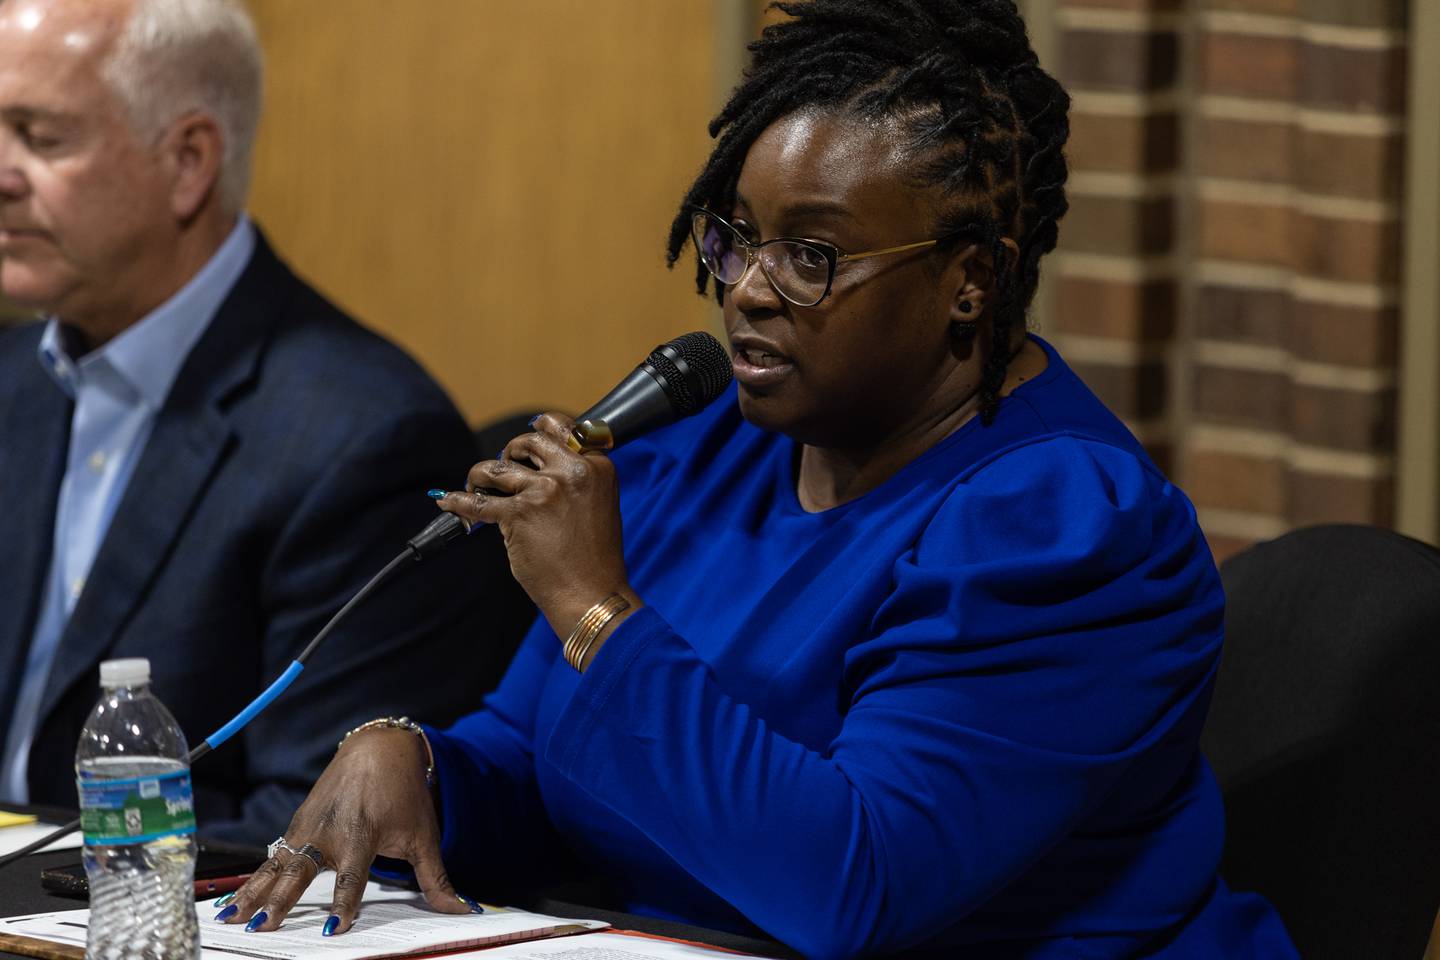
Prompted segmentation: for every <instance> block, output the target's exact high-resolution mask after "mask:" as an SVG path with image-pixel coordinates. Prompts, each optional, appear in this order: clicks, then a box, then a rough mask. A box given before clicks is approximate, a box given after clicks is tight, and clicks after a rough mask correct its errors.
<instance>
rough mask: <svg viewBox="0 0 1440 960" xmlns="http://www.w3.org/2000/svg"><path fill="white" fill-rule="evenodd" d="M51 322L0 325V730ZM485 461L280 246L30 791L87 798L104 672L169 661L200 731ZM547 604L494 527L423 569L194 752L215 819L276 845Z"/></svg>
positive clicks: (128, 515) (36, 570)
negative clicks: (85, 745) (217, 741)
mask: <svg viewBox="0 0 1440 960" xmlns="http://www.w3.org/2000/svg"><path fill="white" fill-rule="evenodd" d="M40 333H41V327H40V325H38V324H31V325H28V326H25V327H21V328H18V329H13V330H8V331H3V332H0V549H3V550H4V554H3V559H0V697H3V699H0V743H3V738H4V736H5V733H6V729H7V728H8V725H9V722H10V716H9V709H10V707H9V705H10V704H13V703H14V699H15V695H16V691H17V690H18V684H19V681H20V673H21V671H22V669H23V667H24V663H25V656H26V651H27V648H28V646H29V644H30V639H31V635H32V634H33V632H34V628H35V621H36V617H37V615H38V611H39V608H40V597H41V591H42V584H43V581H44V578H45V576H46V574H47V571H48V568H49V564H50V555H51V546H52V534H53V525H54V516H55V504H56V498H57V495H58V491H59V487H60V478H61V476H62V475H63V473H64V469H65V457H66V447H67V444H68V435H69V425H70V414H71V403H70V401H69V399H68V398H67V397H66V396H65V395H64V394H63V393H62V392H61V391H60V390H59V389H57V387H56V385H55V384H54V382H53V381H51V380H50V379H49V376H48V375H47V374H46V373H45V371H44V370H43V369H42V368H41V366H40V363H39V362H38V361H37V359H36V344H37V343H38V341H39V338H40ZM476 459H479V457H478V452H477V450H476V449H475V446H474V440H473V437H472V435H471V434H470V432H469V430H468V429H467V428H466V426H465V424H464V422H463V421H462V420H461V418H460V416H459V414H458V413H457V412H456V411H455V408H454V407H453V406H452V405H451V403H450V401H449V400H448V399H447V398H446V397H445V395H444V393H443V392H442V391H441V390H440V388H439V387H438V386H436V384H435V383H434V382H433V381H432V380H430V378H429V377H428V376H426V374H425V373H424V372H423V371H422V370H421V369H420V368H419V367H418V366H417V365H416V364H415V363H414V362H413V361H411V360H410V359H409V358H408V357H407V356H405V354H403V353H402V352H401V351H400V350H398V349H397V348H395V347H394V346H392V345H391V344H390V343H388V342H386V341H385V340H383V339H381V338H380V337H378V336H376V335H374V334H372V333H370V332H368V331H366V330H365V329H363V328H361V327H360V326H358V325H357V324H355V323H354V322H353V321H351V320H350V319H348V318H347V317H345V316H344V315H343V314H341V313H340V311H338V310H337V309H336V308H335V307H333V306H332V305H330V304H329V303H327V302H326V301H325V300H324V299H323V298H322V297H321V296H320V295H319V294H317V293H316V292H315V291H314V290H312V289H311V288H309V287H308V286H306V285H305V284H304V283H303V282H302V281H300V280H299V279H298V278H297V277H296V276H295V275H294V274H292V273H291V272H290V271H289V270H288V269H287V268H286V267H285V266H284V264H282V263H281V262H280V261H279V260H278V259H277V258H276V257H275V255H274V254H273V253H272V252H271V250H270V248H269V247H268V245H266V243H265V242H264V240H263V238H262V239H261V240H260V242H259V244H258V246H257V249H256V252H255V255H254V257H253V259H252V260H251V262H250V264H249V265H248V267H247V268H246V270H245V272H244V274H243V275H242V276H241V278H240V280H239V282H238V283H237V284H236V286H235V288H234V289H233V290H232V291H231V293H230V295H229V297H228V298H227V299H226V300H225V302H224V305H223V306H222V307H221V308H220V311H219V312H218V314H217V315H216V316H215V318H214V321H213V322H212V323H211V325H210V327H209V329H208V330H207V331H206V332H205V334H204V336H203V337H202V339H201V340H200V342H199V343H198V344H197V345H196V347H195V349H194V350H193V351H192V352H191V354H190V356H189V357H188V359H187V360H186V361H185V364H184V367H183V368H182V370H181V372H180V374H179V376H178V378H177V379H176V382H175V385H174V387H173V389H172V390H171V392H170V396H169V398H168V399H167V401H166V403H165V406H164V408H163V409H162V410H161V411H160V412H159V414H158V415H157V418H156V421H155V425H154V429H153V431H152V433H151V435H150V439H149V441H148V443H147V444H146V446H145V449H144V452H143V453H142V455H141V457H140V460H139V462H138V464H137V466H136V469H135V472H134V475H133V477H132V479H131V480H130V484H129V487H128V488H127V489H126V491H125V493H124V497H123V499H122V500H121V502H120V505H119V507H118V509H117V511H116V514H115V517H114V520H113V522H112V523H111V526H110V528H109V531H108V532H107V534H106V536H105V540H104V542H103V543H102V544H101V546H100V549H99V552H98V553H97V555H96V558H95V563H94V566H93V567H92V569H91V572H90V575H89V577H88V578H87V581H86V586H85V589H84V592H83V593H82V594H81V596H80V598H79V600H78V601H77V603H76V606H75V609H74V612H73V614H72V615H71V617H70V620H69V623H68V625H67V626H66V628H65V633H64V635H63V637H62V638H61V641H60V646H59V648H58V651H57V653H56V656H55V660H54V665H53V666H52V668H51V671H50V676H49V680H48V682H47V684H46V687H45V693H44V698H43V702H42V705H41V714H42V716H41V720H40V724H39V727H38V729H37V732H36V737H35V740H34V743H33V745H32V747H31V751H30V767H29V783H30V790H31V801H32V802H34V803H50V804H61V805H65V806H74V805H76V794H75V779H74V768H73V763H74V754H75V745H76V742H77V740H78V737H79V734H80V728H81V726H82V725H83V723H84V720H85V717H86V715H87V714H88V712H89V710H90V708H91V706H92V705H93V703H94V701H95V700H96V698H97V697H98V696H99V688H98V672H97V665H98V664H99V663H100V661H101V660H105V659H110V658H113V657H134V656H144V657H149V658H150V664H151V670H152V678H153V687H152V689H153V690H154V692H155V693H156V695H157V696H159V698H160V699H161V700H162V701H163V702H164V703H165V704H166V705H167V706H168V707H169V708H170V710H171V712H173V713H174V714H175V717H176V719H177V720H178V721H179V722H180V726H181V727H182V728H183V729H184V731H185V734H186V736H187V737H188V738H189V740H190V743H191V745H192V746H194V745H195V744H198V743H199V742H200V741H201V740H203V739H204V738H205V737H207V736H209V735H210V734H211V733H213V732H215V730H216V729H217V728H218V727H219V726H220V725H221V724H223V723H224V722H225V721H226V720H228V719H229V718H230V717H231V716H232V715H234V714H235V713H236V712H237V711H238V710H240V709H241V707H243V706H244V705H245V704H246V703H248V702H249V701H250V700H251V698H252V697H254V696H255V694H256V693H258V692H259V691H260V690H261V689H262V688H263V687H264V686H265V685H266V684H268V683H269V682H270V681H271V680H272V679H273V678H274V677H275V676H277V675H278V674H279V673H280V672H281V671H283V670H284V669H285V667H286V665H288V664H289V662H290V661H291V659H292V658H293V657H294V656H295V655H296V654H297V653H298V652H299V651H300V650H301V648H302V647H303V646H304V645H305V644H306V643H307V642H308V641H309V640H310V639H311V637H312V636H313V635H314V634H315V632H316V631H317V630H318V629H319V628H320V627H321V626H322V625H323V624H324V623H325V621H326V619H327V618H328V617H329V616H330V615H331V614H333V613H334V612H335V610H337V609H338V608H339V607H340V606H341V605H342V604H343V603H344V602H345V600H346V599H348V598H349V597H350V596H351V594H353V593H354V592H355V591H356V590H357V589H358V588H359V587H360V586H361V585H362V584H364V583H365V582H366V580H368V579H369V578H370V577H371V576H372V575H373V574H374V573H376V572H377V571H378V570H379V569H380V568H381V567H382V566H384V564H385V563H387V562H388V561H389V560H390V559H391V558H392V557H394V556H395V555H396V554H397V553H398V552H400V550H401V549H403V547H404V545H405V541H406V540H407V539H408V538H409V537H411V536H413V535H414V534H415V533H416V532H418V531H419V529H420V528H421V527H423V526H424V525H425V524H426V523H427V522H428V521H429V520H431V519H432V518H433V517H434V516H435V513H436V511H435V507H434V505H433V503H432V502H431V501H430V500H429V499H427V497H426V495H425V491H426V490H427V489H428V488H430V487H445V488H452V487H459V486H460V485H461V484H462V483H463V482H464V479H465V474H466V471H467V470H468V468H469V466H470V464H471V463H472V462H473V461H475V460H476ZM532 617H533V608H532V607H530V606H529V603H528V601H527V600H526V599H525V598H524V595H523V593H521V592H520V590H519V588H518V587H517V586H516V585H515V582H514V580H513V579H511V577H510V574H509V567H508V564H507V562H506V558H505V555H504V550H503V547H502V545H501V544H500V541H499V538H498V535H497V534H496V532H495V531H494V530H493V529H486V530H483V531H477V533H476V535H474V536H471V537H467V538H464V539H463V540H461V541H459V542H458V543H456V544H455V545H453V546H452V547H451V548H450V550H449V551H447V552H446V553H444V554H441V555H440V556H437V557H435V558H433V559H431V560H429V561H426V562H425V564H424V565H423V566H416V567H414V568H413V569H410V570H408V571H406V572H405V573H404V574H403V575H402V577H401V578H400V579H399V580H397V581H396V582H394V583H392V584H391V585H390V586H389V587H388V588H385V589H383V590H382V591H381V592H380V593H377V594H376V595H375V596H373V597H372V598H371V599H370V600H368V601H367V602H366V603H365V604H364V605H363V606H361V607H359V608H357V609H356V611H355V612H354V613H352V614H351V616H350V619H349V620H348V622H347V623H346V624H344V625H343V626H341V627H340V628H339V629H338V630H337V631H336V632H335V633H334V634H333V635H332V636H331V637H330V638H329V639H328V640H327V641H326V644H325V646H324V647H322V648H321V650H320V651H319V652H318V653H317V654H316V655H315V657H314V658H313V659H312V660H311V662H310V665H309V666H308V667H307V669H306V670H305V672H304V673H303V674H301V676H300V678H299V680H297V681H296V682H295V684H294V686H292V687H291V688H290V690H289V691H288V692H287V693H286V694H285V695H284V696H283V697H281V699H280V700H278V701H277V702H276V703H275V704H274V705H273V706H272V707H271V708H270V709H269V710H268V711H267V712H266V713H264V714H262V715H261V716H260V717H259V718H258V719H256V720H255V721H254V722H253V723H252V724H251V725H250V726H249V727H248V728H247V729H246V730H245V731H244V732H243V733H242V734H240V735H237V736H236V737H235V738H234V739H232V740H231V741H229V742H228V743H226V744H224V745H223V746H222V747H220V748H219V749H218V750H216V751H215V752H214V753H213V754H211V755H209V756H207V757H205V758H203V759H202V760H199V761H198V762H197V763H196V765H195V769H194V784H195V800H196V809H197V815H198V817H199V821H200V825H201V830H202V832H206V833H210V834H212V835H219V836H225V837H230V838H233V839H248V840H264V841H268V840H270V839H272V838H274V837H275V836H276V835H277V834H278V833H280V832H281V831H282V830H283V829H284V828H285V826H286V825H287V824H288V822H289V818H290V815H291V814H292V813H293V812H294V810H295V807H296V806H298V804H299V802H300V800H302V799H303V798H304V795H305V792H306V791H307V790H308V788H309V786H310V784H311V783H312V782H313V781H314V779H315V778H316V777H317V776H318V775H319V773H320V771H321V770H322V769H323V768H324V766H325V764H326V762H327V761H328V760H329V758H330V756H331V755H332V754H333V752H334V749H335V743H336V740H337V739H339V737H340V736H341V735H342V734H343V733H344V732H345V731H346V730H348V729H350V728H351V727H353V726H354V725H356V724H357V723H360V722H362V721H364V720H367V719H370V718H373V717H377V716H383V715H390V714H402V713H403V714H410V715H411V716H414V717H417V718H422V719H426V720H430V721H435V722H442V723H443V722H447V721H449V720H450V719H452V718H454V717H456V716H458V715H460V714H461V713H463V712H465V711H467V710H470V709H473V708H475V707H476V706H477V705H478V703H479V700H480V696H481V694H482V693H483V692H484V691H486V690H487V689H489V688H490V687H491V686H493V684H494V682H495V681H496V679H497V678H498V676H499V673H500V672H501V670H502V669H503V667H504V664H505V663H506V662H507V661H508V659H509V656H510V653H511V652H512V651H513V649H514V646H515V644H516V642H517V641H518V638H519V635H520V634H521V633H523V631H524V628H525V627H526V626H527V625H528V623H529V621H530V619H532Z"/></svg>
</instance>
